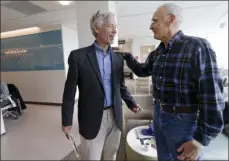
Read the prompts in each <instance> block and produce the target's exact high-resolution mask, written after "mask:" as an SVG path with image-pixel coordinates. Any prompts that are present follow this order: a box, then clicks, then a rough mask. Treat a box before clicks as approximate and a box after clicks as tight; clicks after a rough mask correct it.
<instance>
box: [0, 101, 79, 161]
mask: <svg viewBox="0 0 229 161" xmlns="http://www.w3.org/2000/svg"><path fill="white" fill-rule="evenodd" d="M60 116H61V113H60V107H58V106H37V105H28V108H27V109H26V110H25V111H24V113H23V116H22V117H20V118H19V119H18V120H6V119H5V126H6V132H7V133H6V134H5V135H2V136H1V159H2V160H61V159H62V158H63V157H64V156H66V154H68V153H69V152H70V151H71V150H72V147H71V144H70V143H69V142H68V140H67V139H66V138H65V136H64V135H63V133H62V131H61V117H60ZM75 125H76V126H75V128H74V134H75V141H76V143H77V145H79V140H78V139H77V138H79V137H78V130H77V124H76V123H75Z"/></svg>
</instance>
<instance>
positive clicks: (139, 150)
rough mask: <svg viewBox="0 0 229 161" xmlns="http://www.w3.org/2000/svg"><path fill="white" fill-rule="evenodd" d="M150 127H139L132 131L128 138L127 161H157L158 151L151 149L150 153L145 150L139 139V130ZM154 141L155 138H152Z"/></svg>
mask: <svg viewBox="0 0 229 161" xmlns="http://www.w3.org/2000/svg"><path fill="white" fill-rule="evenodd" d="M147 128H148V126H139V127H136V128H133V129H131V130H130V131H129V132H128V134H127V137H126V155H127V160H157V150H156V149H155V148H154V147H151V149H150V150H149V151H146V150H144V146H143V145H141V142H140V140H139V139H138V138H137V133H136V129H137V130H142V129H147ZM152 139H153V138H152Z"/></svg>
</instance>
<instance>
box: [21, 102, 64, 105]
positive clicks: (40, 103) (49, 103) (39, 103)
mask: <svg viewBox="0 0 229 161" xmlns="http://www.w3.org/2000/svg"><path fill="white" fill-rule="evenodd" d="M25 104H33V105H48V106H61V105H62V103H51V102H32V101H25Z"/></svg>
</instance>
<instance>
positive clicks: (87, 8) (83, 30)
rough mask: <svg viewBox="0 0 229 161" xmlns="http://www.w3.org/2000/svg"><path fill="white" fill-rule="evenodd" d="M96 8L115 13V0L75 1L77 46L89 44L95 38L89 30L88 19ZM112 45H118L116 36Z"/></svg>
mask: <svg viewBox="0 0 229 161" xmlns="http://www.w3.org/2000/svg"><path fill="white" fill-rule="evenodd" d="M98 10H100V11H101V12H106V11H112V12H113V13H114V14H115V15H116V4H115V1H76V17H77V30H78V42H79V48H81V47H85V46H89V45H91V44H92V43H93V42H94V40H95V38H94V36H93V35H92V32H91V28H90V19H91V16H92V15H93V14H94V13H96V12H97V11H98ZM116 19H117V18H116ZM117 35H118V33H117ZM112 46H118V37H117V36H116V37H115V40H114V44H112Z"/></svg>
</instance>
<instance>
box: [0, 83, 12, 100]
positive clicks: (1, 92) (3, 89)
mask: <svg viewBox="0 0 229 161" xmlns="http://www.w3.org/2000/svg"><path fill="white" fill-rule="evenodd" d="M9 95H10V92H9V89H8V86H7V84H6V82H4V81H1V86H0V97H1V98H2V99H5V98H6V97H7V96H9Z"/></svg>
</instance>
